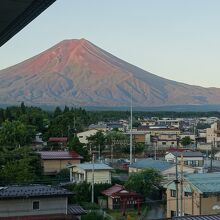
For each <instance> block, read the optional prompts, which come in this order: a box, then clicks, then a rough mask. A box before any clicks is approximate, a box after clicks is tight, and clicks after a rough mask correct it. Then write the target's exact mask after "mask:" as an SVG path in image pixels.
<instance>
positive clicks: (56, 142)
mask: <svg viewBox="0 0 220 220" xmlns="http://www.w3.org/2000/svg"><path fill="white" fill-rule="evenodd" d="M67 142H68V138H67V137H50V138H49V139H48V146H51V148H54V147H56V148H57V147H59V149H65V148H66V147H67Z"/></svg>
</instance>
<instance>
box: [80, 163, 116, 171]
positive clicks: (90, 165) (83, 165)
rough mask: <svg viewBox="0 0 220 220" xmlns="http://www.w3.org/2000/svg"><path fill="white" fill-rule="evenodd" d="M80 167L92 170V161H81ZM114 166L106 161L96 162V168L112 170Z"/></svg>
mask: <svg viewBox="0 0 220 220" xmlns="http://www.w3.org/2000/svg"><path fill="white" fill-rule="evenodd" d="M77 166H78V167H79V168H81V169H83V170H92V169H93V164H92V163H80V164H78V165H77ZM112 169H113V168H112V167H110V166H108V165H107V164H104V163H94V170H112Z"/></svg>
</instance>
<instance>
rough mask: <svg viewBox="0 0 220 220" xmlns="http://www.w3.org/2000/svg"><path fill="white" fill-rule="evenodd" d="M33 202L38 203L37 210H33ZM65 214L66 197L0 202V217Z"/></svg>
mask: <svg viewBox="0 0 220 220" xmlns="http://www.w3.org/2000/svg"><path fill="white" fill-rule="evenodd" d="M33 201H39V204H40V209H39V210H33ZM66 213H67V197H63V198H27V199H13V200H11V199H10V200H0V217H11V216H27V215H46V214H66Z"/></svg>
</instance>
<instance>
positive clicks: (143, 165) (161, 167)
mask: <svg viewBox="0 0 220 220" xmlns="http://www.w3.org/2000/svg"><path fill="white" fill-rule="evenodd" d="M147 168H152V169H155V170H157V171H159V172H160V173H161V175H162V176H163V177H164V181H165V182H166V181H167V180H171V179H174V178H175V174H176V167H175V164H171V163H168V162H167V161H161V160H153V159H152V158H147V159H142V160H138V161H137V162H135V163H133V164H131V165H130V166H129V174H131V173H133V172H140V171H143V170H144V169H147ZM183 169H184V173H194V172H195V169H193V168H190V167H186V166H184V167H183ZM178 170H180V167H179V166H178Z"/></svg>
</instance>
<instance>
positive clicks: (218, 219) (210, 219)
mask: <svg viewBox="0 0 220 220" xmlns="http://www.w3.org/2000/svg"><path fill="white" fill-rule="evenodd" d="M172 219H176V220H220V215H197V216H182V217H173V218H172Z"/></svg>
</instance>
